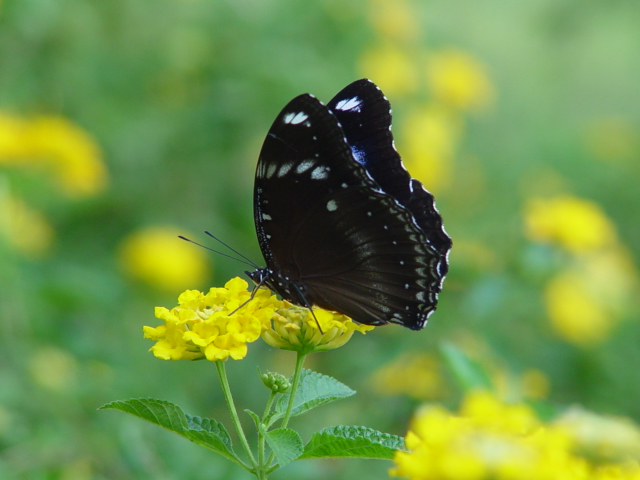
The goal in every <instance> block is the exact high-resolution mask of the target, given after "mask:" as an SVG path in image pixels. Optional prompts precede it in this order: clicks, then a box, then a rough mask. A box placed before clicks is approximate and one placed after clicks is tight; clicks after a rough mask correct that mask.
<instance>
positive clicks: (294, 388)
mask: <svg viewBox="0 0 640 480" xmlns="http://www.w3.org/2000/svg"><path fill="white" fill-rule="evenodd" d="M306 356H307V354H306V353H300V352H298V353H297V356H296V367H295V370H294V372H293V381H292V382H291V393H290V394H289V395H290V396H289V403H288V404H287V411H286V412H285V414H284V418H283V419H282V425H281V426H280V428H285V427H286V426H287V424H288V423H289V418H291V411H292V410H293V402H294V401H295V399H296V391H297V390H298V384H299V383H300V374H301V373H302V364H303V363H304V359H305V358H306ZM274 457H275V455H274V453H273V452H271V455H269V458H268V459H267V463H265V466H268V465H271V463H272V462H273V459H274ZM277 468H278V465H272V466H271V467H269V468H268V470H267V473H271V472H273V471H274V470H276V469H277Z"/></svg>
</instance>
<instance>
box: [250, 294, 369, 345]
mask: <svg viewBox="0 0 640 480" xmlns="http://www.w3.org/2000/svg"><path fill="white" fill-rule="evenodd" d="M314 315H315V318H314ZM316 319H317V321H318V322H317V323H316ZM318 323H319V324H320V327H321V328H322V332H321V331H320V330H319V329H318ZM373 328H374V327H373V326H371V325H359V324H357V323H355V322H354V321H353V320H351V319H350V318H349V317H347V316H345V315H342V314H340V313H336V312H330V311H327V310H322V309H320V308H314V309H313V315H312V314H311V311H310V310H309V309H308V308H305V307H297V306H294V305H292V304H290V303H289V302H286V301H285V302H283V308H280V309H278V311H277V312H276V314H275V315H274V316H273V319H272V321H271V322H270V324H269V328H267V329H266V330H264V332H263V333H262V339H263V340H264V341H265V342H267V343H268V344H269V345H271V346H272V347H276V348H281V349H283V350H293V351H296V352H301V353H311V352H321V351H324V350H331V349H333V348H338V347H341V346H342V345H344V344H345V343H347V342H348V341H349V339H350V338H351V336H352V335H353V333H354V332H355V331H358V332H360V333H366V332H368V331H369V330H373Z"/></svg>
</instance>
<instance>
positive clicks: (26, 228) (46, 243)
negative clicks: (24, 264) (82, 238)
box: [0, 186, 54, 258]
mask: <svg viewBox="0 0 640 480" xmlns="http://www.w3.org/2000/svg"><path fill="white" fill-rule="evenodd" d="M6 190H7V189H3V188H2V187H1V186H0V236H1V237H4V238H5V239H6V240H7V242H8V243H9V244H10V245H11V246H12V247H13V248H14V249H15V250H17V251H19V252H20V253H22V254H24V255H26V256H28V257H32V258H39V257H42V256H43V255H44V254H46V253H47V252H48V251H49V248H50V247H51V245H52V243H53V240H54V231H53V227H52V226H51V224H50V223H49V222H48V221H47V219H46V218H45V217H44V215H42V214H41V213H40V212H38V211H37V210H34V209H32V208H31V207H29V206H28V205H27V204H26V203H24V202H23V201H22V200H21V199H20V198H18V197H16V196H13V195H11V194H10V193H9V192H8V191H6Z"/></svg>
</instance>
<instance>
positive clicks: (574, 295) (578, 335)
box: [544, 272, 617, 346]
mask: <svg viewBox="0 0 640 480" xmlns="http://www.w3.org/2000/svg"><path fill="white" fill-rule="evenodd" d="M599 297H600V296H599V295H598V292H593V291H591V290H590V289H589V286H588V285H587V284H586V283H585V281H584V279H583V277H582V276H581V275H579V274H576V273H575V272H564V273H561V274H559V275H557V276H556V277H554V278H553V279H552V280H551V281H550V282H549V283H548V284H547V285H546V287H545V289H544V300H545V305H546V308H547V313H548V315H549V320H550V321H551V326H552V327H553V328H554V330H555V331H556V332H557V333H558V334H559V335H560V336H561V337H562V338H564V339H565V340H567V341H569V342H571V343H574V344H576V345H581V346H589V345H594V344H596V343H599V342H600V341H602V340H603V339H605V338H607V337H608V335H609V333H610V331H611V329H612V328H613V326H614V325H615V324H616V323H617V321H616V320H617V318H616V317H615V316H613V315H612V314H611V313H610V312H609V311H607V309H606V307H605V306H604V305H603V303H602V301H601V300H600V298H599Z"/></svg>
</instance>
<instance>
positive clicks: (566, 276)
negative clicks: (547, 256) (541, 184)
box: [525, 195, 638, 347]
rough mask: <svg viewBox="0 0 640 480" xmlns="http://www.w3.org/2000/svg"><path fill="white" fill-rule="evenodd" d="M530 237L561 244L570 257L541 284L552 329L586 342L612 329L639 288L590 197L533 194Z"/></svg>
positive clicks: (529, 209)
mask: <svg viewBox="0 0 640 480" xmlns="http://www.w3.org/2000/svg"><path fill="white" fill-rule="evenodd" d="M525 224H526V233H527V236H528V237H529V239H530V240H532V241H536V242H545V243H550V244H552V245H556V246H558V247H560V248H562V249H564V250H565V251H566V252H567V253H568V254H569V255H570V258H569V260H568V261H567V264H566V265H565V268H564V269H563V271H561V272H559V273H557V274H556V275H554V277H553V278H552V279H551V280H550V281H549V282H548V283H547V285H546V286H545V288H544V295H543V296H544V301H545V305H546V309H547V314H548V316H549V319H550V321H551V325H552V327H553V329H554V330H555V331H556V333H557V334H558V335H560V336H561V337H562V338H564V339H565V340H567V341H569V342H571V343H574V344H576V345H579V346H582V347H586V346H591V345H596V344H598V343H600V342H602V341H603V340H605V339H606V338H608V336H609V335H610V334H611V332H612V331H613V329H614V327H615V326H616V325H617V324H618V323H619V322H620V320H621V319H622V318H623V316H624V315H625V312H626V311H628V309H629V308H630V307H631V302H632V301H633V297H634V296H635V294H636V291H637V288H638V272H637V269H636V267H635V265H634V261H633V259H632V257H631V254H630V253H629V252H628V251H627V249H626V248H625V247H624V246H623V245H622V244H621V243H620V242H619V240H618V235H617V232H616V228H615V225H614V224H613V222H612V221H611V220H610V219H609V218H608V217H607V216H606V214H605V213H604V211H603V210H602V208H600V206H599V205H598V204H596V203H595V202H592V201H589V200H584V199H581V198H577V197H574V196H571V195H561V196H556V197H552V198H550V199H533V200H530V201H529V202H528V203H527V205H526V207H525Z"/></svg>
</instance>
